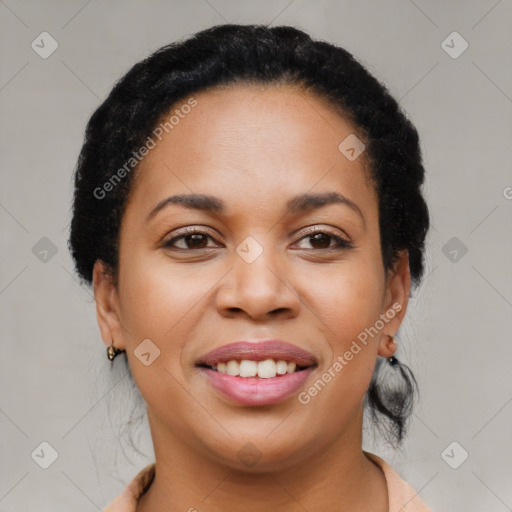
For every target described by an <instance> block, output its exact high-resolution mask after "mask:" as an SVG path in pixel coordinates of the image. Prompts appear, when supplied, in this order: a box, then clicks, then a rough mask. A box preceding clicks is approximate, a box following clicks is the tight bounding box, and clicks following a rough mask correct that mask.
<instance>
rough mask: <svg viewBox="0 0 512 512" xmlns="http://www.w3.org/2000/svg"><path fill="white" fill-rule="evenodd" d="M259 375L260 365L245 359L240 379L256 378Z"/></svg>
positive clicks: (241, 363)
mask: <svg viewBox="0 0 512 512" xmlns="http://www.w3.org/2000/svg"><path fill="white" fill-rule="evenodd" d="M257 373H258V363H257V362H256V361H248V360H247V359H243V360H242V361H241V362H240V377H255V376H256V374H257Z"/></svg>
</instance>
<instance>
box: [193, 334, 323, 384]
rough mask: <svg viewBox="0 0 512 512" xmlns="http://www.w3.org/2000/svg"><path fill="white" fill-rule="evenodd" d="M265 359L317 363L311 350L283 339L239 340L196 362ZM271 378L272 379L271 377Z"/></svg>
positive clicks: (306, 365) (301, 364)
mask: <svg viewBox="0 0 512 512" xmlns="http://www.w3.org/2000/svg"><path fill="white" fill-rule="evenodd" d="M233 359H235V360H237V361H241V360H242V359H249V360H251V361H264V360H265V359H275V360H279V359H282V360H284V361H287V362H294V363H296V364H297V366H304V367H308V366H313V365H315V364H317V361H316V358H315V356H314V355H313V354H311V353H310V352H307V351H305V350H302V349H301V348H299V347H297V346H295V345H292V344H290V343H287V342H285V341H281V340H263V341H255V342H249V341H238V342H235V343H230V344H228V345H224V346H222V347H219V348H216V349H215V350H212V351H211V352H208V354H206V355H205V356H203V357H202V358H201V359H200V360H199V361H198V362H197V363H196V364H197V365H207V366H214V365H216V364H217V363H219V362H221V361H222V362H227V361H231V360H233ZM280 378H281V377H280ZM270 380H271V379H270Z"/></svg>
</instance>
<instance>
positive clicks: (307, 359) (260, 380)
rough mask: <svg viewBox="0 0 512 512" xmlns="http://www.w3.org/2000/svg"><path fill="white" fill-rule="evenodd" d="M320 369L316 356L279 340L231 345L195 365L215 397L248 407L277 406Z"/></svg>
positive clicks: (215, 351) (213, 352)
mask: <svg viewBox="0 0 512 512" xmlns="http://www.w3.org/2000/svg"><path fill="white" fill-rule="evenodd" d="M317 366H318V361H317V359H316V358H315V356H313V354H311V353H309V352H307V351H305V350H303V349H301V348H299V347H297V346H295V345H292V344H290V343H286V342H284V341H280V340H266V341H257V342H248V341H240V342H236V343H231V344H229V345H224V346H223V347H220V348H217V349H215V350H213V351H211V352H209V353H208V354H206V355H205V356H203V357H202V358H201V359H199V360H198V361H197V362H196V367H198V368H200V370H201V373H202V374H203V375H204V377H205V378H206V379H207V382H208V383H209V384H210V385H211V388H212V389H213V390H214V391H215V392H216V393H219V394H220V396H222V397H223V398H224V399H227V400H228V401H229V402H230V403H232V404H233V403H234V404H237V405H242V406H246V407H247V406H250V407H253V406H270V405H275V404H278V403H280V402H282V401H283V400H286V399H288V398H290V397H291V396H292V395H294V394H295V393H297V392H298V391H299V389H300V388H301V387H303V386H304V385H305V384H306V381H307V379H308V377H309V376H310V375H311V373H312V372H313V371H314V369H315V368H316V367H317Z"/></svg>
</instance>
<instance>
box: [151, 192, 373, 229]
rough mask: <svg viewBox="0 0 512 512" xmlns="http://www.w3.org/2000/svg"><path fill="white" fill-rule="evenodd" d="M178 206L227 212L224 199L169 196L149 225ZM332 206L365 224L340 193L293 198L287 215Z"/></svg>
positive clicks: (355, 205) (219, 212)
mask: <svg viewBox="0 0 512 512" xmlns="http://www.w3.org/2000/svg"><path fill="white" fill-rule="evenodd" d="M171 204H176V205H180V206H183V207H185V208H190V209H194V210H202V211H207V212H213V213H217V214H222V213H225V212H226V205H225V203H224V201H222V199H219V198H218V197H214V196H209V195H205V194H179V195H174V196H169V197H166V198H165V199H163V200H162V201H160V202H159V203H158V204H157V205H156V206H155V207H154V208H153V209H152V210H151V212H149V215H148V216H147V217H146V223H148V222H149V221H150V220H151V219H152V218H153V217H155V215H156V214H157V213H158V212H159V211H160V210H162V209H164V208H165V207H166V206H168V205H171ZM330 204H344V205H346V206H348V207H349V208H351V209H352V210H353V211H355V212H356V213H358V214H359V216H360V217H361V219H362V220H363V223H364V222H365V218H364V215H363V212H362V211H361V209H360V208H359V206H357V204H356V203H354V201H352V200H350V199H349V198H348V197H345V196H344V195H342V194H339V193H338V192H324V193H318V194H300V195H298V196H295V197H292V198H291V199H290V200H289V201H288V202H287V204H286V215H291V214H298V213H303V212H306V211H310V210H316V209H318V208H322V207H323V206H327V205H330Z"/></svg>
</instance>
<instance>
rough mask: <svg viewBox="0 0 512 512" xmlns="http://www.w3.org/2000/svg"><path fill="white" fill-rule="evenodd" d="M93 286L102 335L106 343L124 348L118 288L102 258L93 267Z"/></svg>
mask: <svg viewBox="0 0 512 512" xmlns="http://www.w3.org/2000/svg"><path fill="white" fill-rule="evenodd" d="M93 288H94V298H95V301H96V316H97V320H98V326H99V328H100V333H101V337H102V339H103V342H104V343H105V345H107V346H110V345H111V344H112V343H113V342H114V344H115V346H116V347H117V348H120V349H124V340H123V336H122V329H121V322H120V318H119V312H118V309H119V308H118V297H117V289H116V287H115V285H114V283H113V280H112V275H111V273H110V272H109V271H108V269H107V267H106V266H105V264H104V263H103V262H102V261H101V260H96V262H95V264H94V268H93Z"/></svg>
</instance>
